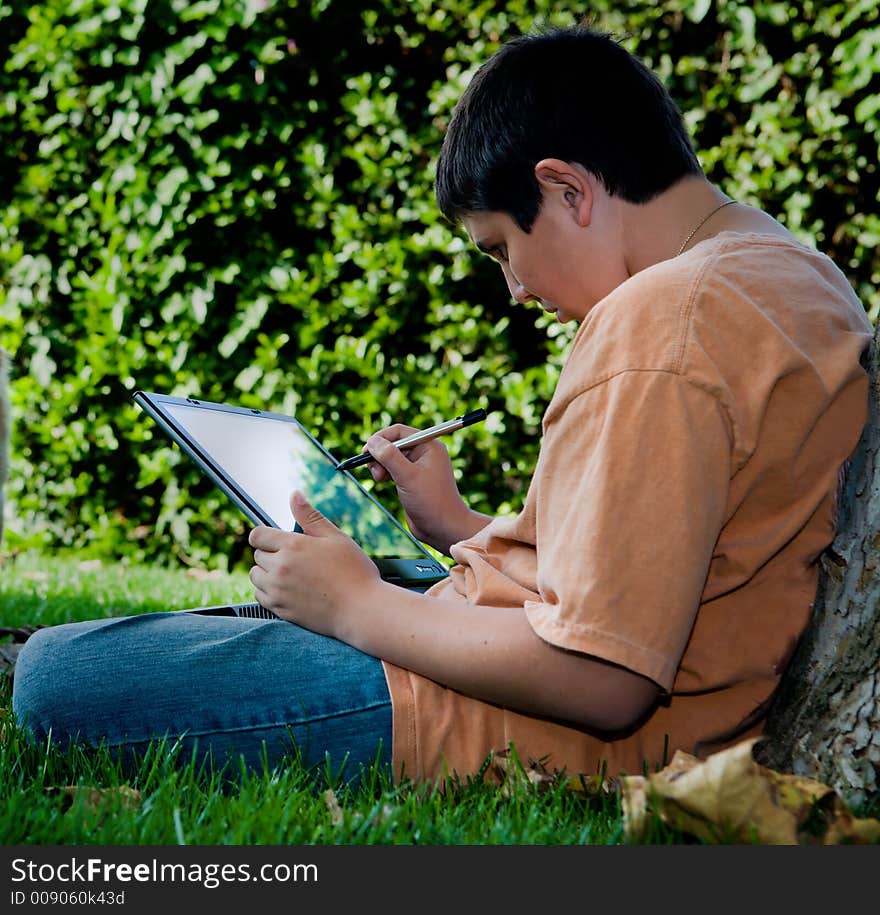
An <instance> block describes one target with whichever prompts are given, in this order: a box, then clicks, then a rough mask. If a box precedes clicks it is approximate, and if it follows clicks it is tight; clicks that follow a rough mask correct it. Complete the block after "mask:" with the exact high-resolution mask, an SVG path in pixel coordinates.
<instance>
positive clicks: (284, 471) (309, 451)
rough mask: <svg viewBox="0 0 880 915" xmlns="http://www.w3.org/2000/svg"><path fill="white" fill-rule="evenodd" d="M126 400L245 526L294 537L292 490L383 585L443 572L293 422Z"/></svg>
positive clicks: (426, 581)
mask: <svg viewBox="0 0 880 915" xmlns="http://www.w3.org/2000/svg"><path fill="white" fill-rule="evenodd" d="M134 401H135V403H137V404H138V405H139V406H140V407H141V408H142V409H143V410H145V411H146V413H147V414H149V416H151V417H152V418H153V419H154V420H155V422H156V423H157V424H158V425H159V427H160V428H161V429H162V430H163V431H164V432H165V433H166V434H167V435H168V436H169V437H170V438H171V439H172V440H173V441H174V442H176V443H177V444H178V445H179V446H180V448H182V449H183V451H184V452H185V453H186V454H188V455H189V457H190V458H192V460H193V461H195V463H196V464H197V465H198V466H199V467H200V468H201V469H202V471H204V473H205V474H206V475H207V476H208V477H209V478H210V479H211V480H212V481H213V482H214V483H215V485H217V486H218V487H219V488H220V489H221V490H222V491H223V492H224V493H226V495H227V496H228V497H229V498H230V499H231V500H232V501H233V502H234V503H235V505H237V506H238V508H239V509H240V510H241V511H242V512H243V513H244V515H245V516H246V517H247V518H248V519H249V520H250V521H251V522H252V523H253V524H255V525H256V524H265V525H268V526H269V527H275V528H279V529H280V530H286V531H297V532H298V531H299V530H300V529H299V526H298V525H297V524H296V522H295V520H294V517H293V514H292V512H291V510H290V495H291V493H292V492H293V490H294V489H299V490H301V491H302V493H303V494H304V495H305V497H306V498H307V499H308V500H309V501H310V502H311V504H312V505H314V506H315V508H317V509H318V510H319V511H320V512H321V513H322V514H323V515H324V516H325V517H326V518H328V519H329V520H330V521H332V522H333V523H334V524H335V525H336V526H337V527H338V528H339V529H340V530H342V531H343V532H345V533H346V534H348V535H349V536H350V537H351V538H352V539H353V540H354V541H355V543H357V544H358V545H359V546H360V547H361V548H362V549H363V550H364V552H365V553H366V554H367V555H368V556H369V557H370V558H371V559H372V560H373V562H374V563H375V565H376V566H377V567H378V569H379V572H380V573H381V575H382V577H383V578H384V579H385V580H386V581H390V582H393V583H395V584H399V585H402V586H404V587H410V586H419V587H423V586H425V585H430V584H433V583H434V582H436V581H440V580H441V579H443V578H445V577H446V576H447V575H448V574H449V573H448V570H447V569H446V567H445V566H443V565H442V564H441V563H439V562H438V561H437V560H436V559H435V558H434V557H433V556H432V555H431V554H430V553H429V552H428V551H427V549H425V547H424V546H423V545H422V544H421V543H419V541H418V540H416V539H415V537H413V536H412V534H410V533H409V531H407V530H406V528H405V527H403V525H401V524H400V523H399V522H398V521H397V519H396V518H394V516H393V515H392V514H391V513H390V512H389V511H388V510H387V509H386V508H384V506H382V505H381V504H380V503H379V502H378V501H377V500H376V499H375V498H374V497H373V496H372V495H371V494H370V493H369V492H368V491H367V490H366V489H364V488H363V486H361V484H360V483H359V482H358V481H357V480H356V479H355V478H354V477H353V476H352V475H351V474H350V473H348V472H347V471H344V470H343V471H340V470H337V469H336V465H337V464H338V463H339V462H338V461H337V460H336V459H335V458H334V457H333V456H332V455H331V454H330V452H329V451H327V450H326V449H325V448H324V447H323V446H322V445H321V444H320V442H319V441H318V440H317V439H316V438H315V437H314V436H313V435H311V433H309V432H308V430H307V429H306V428H305V427H304V426H303V425H302V424H301V423H300V422H299V421H298V420H296V419H295V418H294V417H292V416H287V415H285V414H283V413H271V412H268V411H265V410H256V409H253V408H251V407H242V406H236V405H233V404H225V403H212V402H210V401H206V400H200V399H197V398H193V397H173V396H170V395H167V394H159V393H155V392H152V391H136V392H135V393H134Z"/></svg>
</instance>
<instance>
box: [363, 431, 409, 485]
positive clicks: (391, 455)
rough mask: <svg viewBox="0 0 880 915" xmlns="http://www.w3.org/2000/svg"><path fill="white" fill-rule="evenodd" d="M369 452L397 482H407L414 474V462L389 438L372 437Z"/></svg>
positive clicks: (368, 447)
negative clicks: (408, 476) (407, 478)
mask: <svg viewBox="0 0 880 915" xmlns="http://www.w3.org/2000/svg"><path fill="white" fill-rule="evenodd" d="M367 450H368V451H369V452H370V454H372V455H373V457H374V458H375V459H376V460H377V461H378V462H379V463H380V464H381V465H382V466H383V467H384V468H385V470H386V471H387V472H388V474H389V475H390V476H392V477H393V478H394V479H395V480H405V479H406V476H407V474H408V473H411V472H412V466H413V462H412V461H411V460H410V459H409V458H408V457H407V456H406V455H405V454H404V453H403V451H401V450H400V448H396V447H395V446H394V445H392V444H391V442H390V441H389V440H388V439H387V438H383V437H382V436H381V435H372V436H370V438H369V439H368V440H367Z"/></svg>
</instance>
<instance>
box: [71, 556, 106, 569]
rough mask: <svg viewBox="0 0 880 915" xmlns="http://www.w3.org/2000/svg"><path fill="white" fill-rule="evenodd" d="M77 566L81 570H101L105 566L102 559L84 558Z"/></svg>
mask: <svg viewBox="0 0 880 915" xmlns="http://www.w3.org/2000/svg"><path fill="white" fill-rule="evenodd" d="M76 567H77V568H78V569H79V570H80V572H99V571H100V570H101V569H103V568H104V563H103V561H102V560H100V559H83V561H82V562H79V563H77V566H76Z"/></svg>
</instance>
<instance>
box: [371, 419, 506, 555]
mask: <svg viewBox="0 0 880 915" xmlns="http://www.w3.org/2000/svg"><path fill="white" fill-rule="evenodd" d="M417 431H418V430H417V429H414V428H413V427H412V426H403V425H401V424H399V423H397V424H395V425H393V426H388V428H386V429H382V430H380V431H379V432H376V433H375V434H374V435H371V436H370V438H369V439H368V440H367V443H366V450H367V451H369V452H370V454H372V455H373V457H374V458H375V459H376V461H375V462H374V463H372V464H369V465H368V466H369V468H370V473H371V474H372V475H373V479H374V480H376V481H377V482H382V481H384V480H388V479H392V480H394V483H395V485H396V486H397V493H398V496H399V497H400V501H401V504H402V505H403V510H404V512H405V514H406V522H407V524H408V525H409V529H410V531H411V532H412V534H413V536H414V537H416V538H417V539H418V540H421V541H423V542H424V543H428V544H430V545H431V546H433V547H434V548H435V549H437V550H439V551H440V552H442V553H445V554H446V555H447V556H448V555H449V548H450V546H451V545H452V544H453V543H457V542H458V541H459V540H465V539H466V538H468V537H470V536H471V535H473V534H475V533H476V532H477V531H478V530H480V529H481V528H483V527H485V525H486V524H487V523H488V522H489V521H490V520H491V519H490V518H489V517H488V516H487V515H481V514H479V513H478V512H475V511H471V509H469V508H468V507H467V506H466V505H465V503H464V500H463V499H462V498H461V494H460V493H459V491H458V486H457V485H456V483H455V476H454V474H453V472H452V461H450V459H449V452H448V451H447V450H446V446H445V445H444V444H443V443H442V442H441V441H439V440H438V439H433V440H432V441H429V442H423V443H421V444H419V445H414V446H413V447H411V448H407V449H405V450H403V451H401V450H400V449H398V448H395V447H394V446H393V445H392V444H391V443H392V442H396V441H398V440H399V439H401V438H405V437H406V436H407V435H412V433H414V432H417Z"/></svg>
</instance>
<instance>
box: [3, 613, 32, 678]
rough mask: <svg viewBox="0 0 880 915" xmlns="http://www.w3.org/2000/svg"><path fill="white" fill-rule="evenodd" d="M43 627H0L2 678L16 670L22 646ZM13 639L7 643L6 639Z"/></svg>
mask: <svg viewBox="0 0 880 915" xmlns="http://www.w3.org/2000/svg"><path fill="white" fill-rule="evenodd" d="M42 628H43V627H42V626H0V639H3V640H4V641H2V642H0V677H4V676H7V675H9V674H11V673H12V671H13V670H14V669H15V662H16V661H17V660H18V653H19V652H20V651H21V646H22V645H24V643H25V642H26V641H27V640H28V639H29V638H30V637H31V636H32V635H33V634H34V633H35V632H36V631H37V630H38V629H42ZM7 638H11V641H9V642H7V641H5V639H7Z"/></svg>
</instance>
